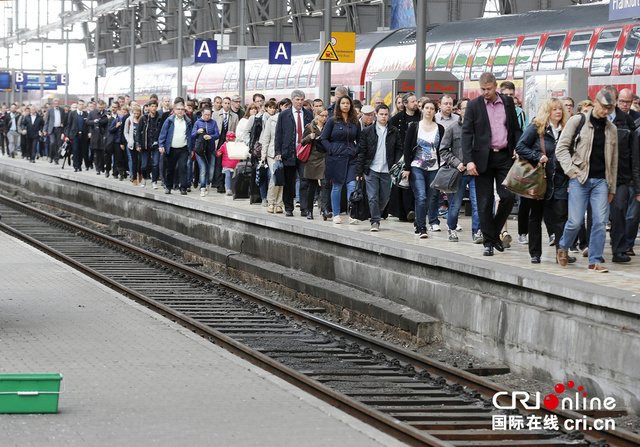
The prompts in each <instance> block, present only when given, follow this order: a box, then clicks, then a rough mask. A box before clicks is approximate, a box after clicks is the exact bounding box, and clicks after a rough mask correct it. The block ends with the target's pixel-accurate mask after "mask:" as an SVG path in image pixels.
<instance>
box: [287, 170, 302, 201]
mask: <svg viewBox="0 0 640 447" xmlns="http://www.w3.org/2000/svg"><path fill="white" fill-rule="evenodd" d="M296 169H297V168H296V166H285V167H284V187H283V188H282V201H283V202H284V210H285V211H291V212H293V209H294V206H295V204H294V203H293V202H294V200H295V199H296ZM300 206H302V205H300Z"/></svg>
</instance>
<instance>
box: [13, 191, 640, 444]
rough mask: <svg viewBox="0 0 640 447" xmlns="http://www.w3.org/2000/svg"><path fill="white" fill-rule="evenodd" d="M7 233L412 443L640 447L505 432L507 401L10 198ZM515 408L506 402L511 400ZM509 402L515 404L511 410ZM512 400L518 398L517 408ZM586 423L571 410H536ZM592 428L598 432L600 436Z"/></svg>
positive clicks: (604, 439)
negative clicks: (497, 402)
mask: <svg viewBox="0 0 640 447" xmlns="http://www.w3.org/2000/svg"><path fill="white" fill-rule="evenodd" d="M0 214H1V215H2V220H1V221H0V229H2V230H3V231H5V232H7V233H10V234H12V235H14V236H16V237H18V238H20V239H22V240H24V241H26V242H28V243H30V244H32V245H34V246H36V247H37V248H39V249H40V250H42V251H45V252H46V253H48V254H50V255H52V256H54V257H56V258H57V259H59V260H61V261H63V262H65V263H67V264H69V265H72V266H73V267H75V268H77V269H79V270H81V271H82V272H84V273H86V274H87V275H89V276H91V277H93V278H95V279H97V280H98V281H100V282H102V283H104V284H106V285H108V286H109V287H111V288H113V289H115V290H117V291H119V292H121V293H123V294H125V295H127V296H129V297H131V298H133V299H135V300H136V301H138V302H140V303H143V304H144V305H145V306H147V307H149V308H152V309H154V310H155V311H157V312H159V313H161V314H163V315H165V316H167V317H168V318H170V319H172V320H174V321H177V322H179V323H180V324H182V325H184V326H186V327H188V328H190V329H191V330H193V331H195V332H197V333H198V334H200V335H202V336H204V337H206V338H208V339H209V340H210V341H212V342H214V343H216V344H218V345H221V346H223V347H225V348H226V349H228V350H230V351H232V352H234V353H236V354H238V355H239V356H241V357H243V358H245V359H247V360H248V361H250V362H252V363H254V364H256V365H259V366H261V367H262V368H264V369H266V370H268V371H270V372H272V373H274V374H276V375H278V376H280V377H282V378H284V379H286V380H288V381H289V382H291V383H293V384H295V385H297V386H299V387H300V388H302V389H305V390H306V391H309V392H311V393H312V394H314V395H315V396H318V397H320V398H322V399H323V400H325V401H328V402H330V403H331V404H333V405H335V406H336V407H338V408H340V409H342V410H344V411H346V412H348V413H350V414H352V415H354V416H356V417H358V418H360V419H362V420H364V421H366V422H368V423H370V424H371V425H373V426H375V427H377V428H379V429H381V430H383V431H385V432H387V433H389V434H392V435H393V436H395V437H397V438H398V439H401V440H403V441H404V442H406V443H408V444H410V445H429V446H469V447H470V446H520V447H522V446H561V445H584V446H589V445H591V446H600V447H602V446H606V445H611V446H614V445H615V446H637V445H640V437H638V436H637V435H635V434H633V433H630V432H626V431H623V430H611V431H594V429H593V428H592V427H593V423H594V420H593V419H591V418H587V419H586V421H587V424H586V425H587V426H586V427H584V429H583V430H582V431H574V432H570V433H567V432H564V431H561V430H543V429H537V430H524V429H523V430H494V429H492V424H493V422H492V421H493V417H494V416H496V417H498V418H508V417H509V416H518V417H519V416H524V417H526V416H527V415H530V414H531V413H530V412H527V411H525V410H524V408H522V407H520V408H517V409H515V410H506V411H505V410H497V409H496V408H495V407H494V405H493V403H492V400H491V399H492V397H493V396H494V394H495V393H497V392H500V391H507V390H505V389H503V388H501V387H499V386H497V385H495V384H493V383H491V382H489V381H487V380H485V379H483V378H481V377H478V376H475V375H473V374H470V373H467V372H464V371H461V370H458V369H456V368H453V367H450V366H448V365H446V364H443V363H441V362H437V361H434V360H431V359H428V358H426V357H424V356H421V355H418V354H416V353H413V352H411V351H408V350H404V349H401V348H398V347H396V346H394V345H391V344H388V343H385V342H382V341H379V340H376V339H374V338H372V337H369V336H366V335H363V334H360V333H357V332H355V331H352V330H350V329H346V328H343V327H340V326H338V325H336V324H334V323H331V322H328V321H325V320H322V319H320V318H318V317H316V316H314V315H311V314H307V313H305V312H302V311H299V310H297V309H294V308H292V307H289V306H286V305H283V304H281V303H277V302H275V301H273V300H270V299H268V298H265V297H262V296H259V295H257V294H255V293H252V292H250V291H248V290H245V289H243V288H242V287H239V286H237V285H235V284H232V283H227V282H224V281H220V280H218V279H214V278H213V277H211V276H209V275H207V274H204V273H202V272H199V271H197V270H195V269H193V268H190V267H188V266H184V265H182V264H178V263H175V262H173V261H171V260H169V259H166V258H162V257H160V256H158V255H155V254H153V253H150V252H148V251H145V250H143V249H140V248H138V247H135V246H132V245H130V244H127V243H125V242H123V241H120V240H118V239H116V238H113V237H109V236H106V235H103V234H101V233H98V232H95V231H93V230H91V229H88V228H84V227H82V226H80V225H77V224H75V223H73V222H69V221H66V220H64V219H62V218H60V217H57V216H55V215H52V214H49V213H45V212H43V211H41V210H38V209H36V208H33V207H31V206H28V205H24V204H22V203H20V202H17V201H14V200H12V199H9V198H7V197H3V196H0ZM505 399H506V398H505ZM503 402H505V403H506V402H507V401H506V400H503ZM509 402H510V399H509ZM535 413H536V415H537V416H538V417H540V418H542V417H553V418H557V421H558V423H559V425H560V426H561V427H562V426H563V424H564V421H565V420H567V419H573V420H575V419H584V418H583V415H582V414H578V413H575V412H571V411H564V410H556V411H549V410H547V409H546V408H544V407H542V408H541V409H540V410H536V411H535ZM590 427H591V428H590Z"/></svg>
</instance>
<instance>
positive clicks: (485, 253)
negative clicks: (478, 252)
mask: <svg viewBox="0 0 640 447" xmlns="http://www.w3.org/2000/svg"><path fill="white" fill-rule="evenodd" d="M482 256H493V247H484V251H483V252H482Z"/></svg>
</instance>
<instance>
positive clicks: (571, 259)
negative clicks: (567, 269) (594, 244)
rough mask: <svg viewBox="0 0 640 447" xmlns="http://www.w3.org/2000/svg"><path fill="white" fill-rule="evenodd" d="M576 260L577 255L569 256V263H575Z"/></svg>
mask: <svg viewBox="0 0 640 447" xmlns="http://www.w3.org/2000/svg"><path fill="white" fill-rule="evenodd" d="M574 262H576V258H575V256H568V257H567V264H573V263H574Z"/></svg>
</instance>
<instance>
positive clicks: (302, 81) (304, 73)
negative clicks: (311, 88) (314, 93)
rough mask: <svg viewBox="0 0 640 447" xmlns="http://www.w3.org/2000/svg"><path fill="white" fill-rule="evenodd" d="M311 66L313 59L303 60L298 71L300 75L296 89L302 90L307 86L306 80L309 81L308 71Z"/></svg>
mask: <svg viewBox="0 0 640 447" xmlns="http://www.w3.org/2000/svg"><path fill="white" fill-rule="evenodd" d="M312 65H313V59H305V60H304V62H303V63H302V68H301V69H300V75H299V76H298V87H300V88H304V87H306V86H307V80H308V79H309V70H311V66H312Z"/></svg>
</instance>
